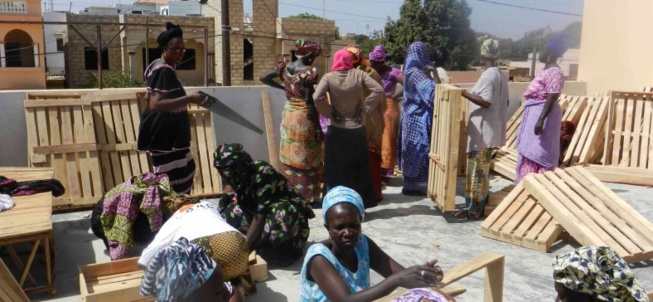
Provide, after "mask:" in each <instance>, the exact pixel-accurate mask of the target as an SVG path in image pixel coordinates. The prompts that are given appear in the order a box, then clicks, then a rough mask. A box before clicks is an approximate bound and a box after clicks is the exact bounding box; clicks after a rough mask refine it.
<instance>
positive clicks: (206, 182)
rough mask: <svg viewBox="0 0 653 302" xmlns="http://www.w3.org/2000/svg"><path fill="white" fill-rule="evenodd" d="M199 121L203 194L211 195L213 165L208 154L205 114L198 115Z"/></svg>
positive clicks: (199, 151)
mask: <svg viewBox="0 0 653 302" xmlns="http://www.w3.org/2000/svg"><path fill="white" fill-rule="evenodd" d="M196 119H197V121H196V122H197V124H196V125H197V128H196V131H197V151H198V153H199V158H198V159H199V165H198V166H199V167H200V171H199V172H200V173H201V175H202V186H203V188H204V189H203V190H202V193H209V192H210V191H211V165H210V164H209V163H210V160H209V158H208V156H207V154H206V151H205V150H206V149H207V148H206V145H207V144H206V139H207V133H206V132H207V130H209V129H207V127H206V125H205V124H204V114H198V115H196Z"/></svg>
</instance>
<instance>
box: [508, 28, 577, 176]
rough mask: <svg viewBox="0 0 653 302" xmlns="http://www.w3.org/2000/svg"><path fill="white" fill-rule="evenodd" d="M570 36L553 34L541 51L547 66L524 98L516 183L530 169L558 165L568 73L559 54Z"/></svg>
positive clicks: (545, 169) (518, 140) (541, 171)
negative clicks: (563, 97)
mask: <svg viewBox="0 0 653 302" xmlns="http://www.w3.org/2000/svg"><path fill="white" fill-rule="evenodd" d="M568 47H569V36H568V35H567V34H566V33H559V34H556V35H554V36H553V37H551V39H549V41H548V42H547V43H546V46H545V49H544V51H543V52H542V53H541V54H540V62H542V63H544V64H545V65H544V70H542V71H540V73H539V74H538V75H537V76H536V77H535V79H533V81H531V83H530V85H529V86H528V89H527V90H526V93H525V94H524V98H525V99H526V103H525V104H524V106H525V109H524V115H523V117H522V121H521V125H520V126H519V132H518V133H517V151H518V152H519V155H518V157H517V169H516V173H515V175H516V176H515V183H519V181H521V179H522V178H524V176H526V175H527V174H528V173H544V172H546V171H552V170H554V169H555V168H556V167H557V166H558V162H559V158H560V125H561V122H562V109H561V108H560V104H559V103H558V98H560V93H561V92H562V87H563V86H564V83H565V74H564V72H563V71H562V69H561V68H560V66H558V64H557V62H558V58H560V57H562V55H563V54H564V53H565V52H566V51H567V49H568Z"/></svg>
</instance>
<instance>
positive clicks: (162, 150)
mask: <svg viewBox="0 0 653 302" xmlns="http://www.w3.org/2000/svg"><path fill="white" fill-rule="evenodd" d="M166 29H167V30H166V31H165V32H163V33H161V34H160V35H159V37H158V38H157V43H158V44H159V47H161V48H162V49H163V54H162V55H161V58H160V59H157V60H155V61H154V62H152V63H151V64H150V65H149V66H148V67H147V69H146V70H145V77H146V78H147V94H146V97H145V99H146V100H147V104H148V106H147V108H146V109H145V112H143V116H142V117H141V125H140V128H139V135H138V150H139V151H147V152H148V153H149V154H150V156H151V157H152V163H153V165H154V173H157V174H158V173H165V174H167V175H168V178H169V179H170V185H171V186H172V189H173V190H174V191H175V192H177V193H180V194H181V193H184V194H187V193H190V189H191V188H192V187H193V177H194V176H195V161H194V160H193V156H192V154H191V152H190V119H189V117H188V110H187V108H188V104H190V103H195V104H201V103H202V102H203V101H204V96H202V95H201V94H198V93H194V94H191V95H186V91H185V90H184V87H183V86H182V84H181V81H180V80H179V78H178V77H177V71H176V66H177V64H179V63H181V60H182V59H183V57H184V52H186V48H184V38H183V32H182V30H181V28H180V27H179V26H178V25H174V24H172V23H169V22H168V23H166Z"/></svg>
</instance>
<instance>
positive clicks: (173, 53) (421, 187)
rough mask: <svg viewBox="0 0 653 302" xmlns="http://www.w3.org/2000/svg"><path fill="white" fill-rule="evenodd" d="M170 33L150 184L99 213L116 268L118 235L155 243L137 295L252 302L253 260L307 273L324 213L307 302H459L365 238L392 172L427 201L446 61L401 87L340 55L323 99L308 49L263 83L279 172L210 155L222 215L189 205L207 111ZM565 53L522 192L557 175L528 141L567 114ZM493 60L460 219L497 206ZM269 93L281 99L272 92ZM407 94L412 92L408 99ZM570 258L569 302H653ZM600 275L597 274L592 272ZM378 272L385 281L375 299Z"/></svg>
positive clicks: (151, 140) (612, 258)
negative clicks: (492, 171)
mask: <svg viewBox="0 0 653 302" xmlns="http://www.w3.org/2000/svg"><path fill="white" fill-rule="evenodd" d="M166 29H167V30H166V31H165V32H164V33H162V34H161V35H160V36H159V37H158V39H157V41H158V43H159V45H160V47H161V48H162V50H163V54H162V57H161V58H160V59H158V60H156V61H154V62H153V63H152V64H150V66H149V67H148V68H147V70H146V72H145V76H146V78H147V94H146V100H147V108H146V110H145V112H144V114H143V118H142V121H141V125H140V133H139V150H142V151H147V152H149V153H150V154H151V156H152V159H153V163H154V166H155V171H154V172H155V174H146V175H143V176H138V177H134V178H132V179H130V180H129V181H128V182H126V183H125V184H123V185H121V186H119V187H117V188H115V189H114V190H112V191H111V192H112V194H110V195H109V196H108V197H107V198H106V201H100V202H99V203H98V207H97V209H96V211H94V213H96V212H97V213H101V215H100V217H101V219H100V220H97V219H96V220H97V221H101V223H100V225H99V226H97V225H95V228H94V232H96V230H97V231H98V232H99V233H101V235H102V236H104V234H105V233H106V235H107V236H106V237H105V238H104V240H105V243H106V244H107V248H108V249H111V248H114V249H115V253H112V258H114V257H113V256H114V255H115V256H117V257H122V256H127V254H128V252H129V250H128V247H129V244H131V242H132V240H131V239H130V238H131V237H130V238H126V237H125V236H124V235H125V234H127V233H131V232H134V231H132V229H134V230H135V232H136V233H140V232H141V231H142V232H144V233H146V234H145V235H147V236H142V237H145V238H146V239H145V240H147V241H151V242H150V243H149V245H148V247H147V248H146V249H145V250H144V251H143V253H142V255H141V258H140V259H139V264H140V265H142V266H143V267H144V268H145V275H144V277H143V281H142V284H141V293H142V294H143V295H149V296H155V297H157V301H243V300H244V296H245V293H251V292H253V288H252V286H251V285H252V283H251V279H249V278H248V269H247V268H248V255H249V251H252V250H256V251H258V252H259V253H261V254H262V255H263V256H264V257H266V258H267V259H269V260H270V261H272V262H273V263H275V264H277V265H281V266H287V265H289V264H291V263H293V262H294V261H296V260H297V259H299V258H301V257H302V251H303V248H304V247H305V245H306V242H307V239H308V236H309V232H310V230H309V227H308V219H311V218H314V217H315V214H314V212H313V206H321V207H322V209H323V211H322V219H323V221H324V226H325V228H326V229H327V231H328V233H329V238H328V239H327V240H325V241H323V242H320V243H316V244H313V245H312V246H310V248H309V249H308V252H307V254H306V256H305V257H304V262H303V265H302V269H301V284H300V291H301V301H330V300H335V301H342V300H347V301H372V300H375V299H378V298H381V297H384V296H386V295H388V294H389V293H391V292H392V291H393V290H394V289H396V288H397V287H399V286H402V287H406V288H414V289H415V290H413V291H409V292H408V293H407V294H406V295H405V296H403V297H399V298H397V299H398V300H395V301H426V300H428V301H437V302H443V301H453V298H452V297H450V296H449V295H447V294H445V293H443V292H441V291H440V290H439V289H437V287H435V286H436V285H437V283H438V282H439V281H441V280H442V278H443V274H444V273H443V272H442V269H440V268H439V267H438V266H437V265H436V263H437V260H432V261H428V262H426V263H424V264H423V265H416V266H413V267H409V268H404V267H403V266H402V265H400V264H399V263H397V262H396V261H395V260H393V259H392V258H391V257H390V256H388V255H387V254H386V253H385V252H383V250H381V249H380V248H379V246H378V245H377V244H376V243H375V242H374V241H373V240H372V239H371V238H369V237H367V236H365V235H363V234H362V229H361V224H362V222H363V220H364V218H365V208H369V207H373V206H375V205H376V203H377V202H378V200H380V198H381V193H380V190H381V185H380V182H381V179H382V178H383V177H390V176H392V175H393V174H394V171H393V169H394V166H395V163H396V159H397V156H398V160H399V164H400V166H401V168H402V170H403V172H404V178H405V185H404V191H403V192H404V194H413V195H423V194H424V193H425V188H426V177H427V174H426V167H427V166H428V165H427V164H426V163H427V154H428V149H429V140H430V129H431V117H432V114H433V93H434V83H435V82H438V83H444V82H446V81H448V78H449V77H448V75H447V74H446V72H445V71H444V68H446V67H447V66H448V65H449V64H450V62H451V60H450V56H449V55H448V53H447V52H446V51H442V50H439V51H436V53H437V54H438V56H439V58H437V59H436V65H435V66H433V65H431V63H430V60H429V56H428V49H427V46H426V44H424V43H422V42H416V43H413V44H412V45H411V46H410V47H409V49H408V52H407V60H406V66H405V70H406V72H405V75H406V76H405V80H404V78H403V76H402V74H401V72H399V71H398V70H396V69H393V68H391V67H389V66H387V65H386V64H385V60H386V59H387V58H388V55H387V53H386V52H385V50H384V49H383V47H382V46H377V47H375V49H374V51H373V52H371V53H370V54H369V55H368V57H369V60H366V59H364V57H363V56H362V54H361V53H360V50H358V49H357V48H356V47H346V48H345V49H342V50H340V51H337V52H336V53H335V54H334V63H333V66H332V68H331V71H330V72H329V73H327V74H325V75H324V76H323V77H322V78H321V80H320V81H319V83H317V78H318V73H317V72H318V71H317V69H316V68H315V67H314V66H312V63H313V61H314V60H315V58H316V57H317V56H319V55H320V46H319V44H318V43H314V42H311V41H301V40H300V41H298V42H297V50H296V52H295V56H296V57H297V60H296V61H294V62H289V63H286V62H284V63H280V64H279V65H278V66H277V68H276V69H275V70H273V71H270V72H269V73H267V74H265V75H263V76H262V81H263V82H264V83H266V84H269V85H270V86H273V87H276V88H280V89H283V90H285V92H286V96H287V98H288V101H287V103H286V106H285V108H284V113H283V122H282V125H281V129H282V131H281V156H280V157H281V158H280V159H281V162H282V166H281V167H280V169H279V171H278V170H276V169H275V168H273V167H272V166H270V165H269V164H268V163H266V162H264V161H255V160H253V159H252V158H251V156H250V155H249V154H248V153H247V152H246V151H245V150H244V148H243V146H242V145H240V144H224V145H221V146H219V147H218V148H217V149H216V151H215V152H214V154H213V155H214V166H215V168H216V169H217V170H218V171H219V173H220V175H221V176H222V178H223V180H224V181H225V183H226V184H227V186H226V187H225V192H224V194H222V195H221V197H220V198H219V200H218V201H217V202H208V201H201V202H198V201H197V200H194V199H192V198H188V197H187V196H186V195H184V194H185V193H188V192H189V191H190V188H191V187H192V182H193V176H194V170H195V168H194V162H193V159H192V156H190V149H189V146H190V135H189V132H190V128H189V122H188V115H187V113H186V107H187V105H188V104H189V103H195V104H202V103H203V102H204V101H205V100H204V98H203V97H202V96H201V95H199V94H191V95H186V93H185V91H184V89H183V86H182V85H181V81H180V80H179V79H178V78H177V76H176V72H175V66H176V64H178V63H179V62H180V61H181V58H182V57H183V53H184V52H185V48H184V43H183V32H182V30H181V28H179V26H175V25H173V24H170V23H168V24H167V25H166ZM560 43H561V42H556V43H554V42H551V43H549V44H547V50H548V52H547V53H546V55H545V58H546V61H547V67H546V69H545V72H543V73H542V75H541V76H538V78H537V79H536V81H534V83H532V85H531V87H530V88H529V92H528V93H527V95H528V96H532V97H531V98H530V101H529V102H530V103H528V104H527V106H528V107H527V110H526V113H525V119H526V117H527V116H530V117H531V118H532V116H533V115H535V116H537V115H538V114H539V116H540V117H539V119H537V122H535V123H533V125H530V124H529V125H530V126H528V127H525V126H522V129H520V137H521V138H522V139H523V140H525V141H526V142H520V146H523V147H522V148H520V165H519V167H518V172H519V171H522V172H523V173H522V174H520V175H521V176H523V175H524V174H525V173H526V172H529V171H530V172H539V171H543V170H546V169H547V168H548V167H549V166H548V163H549V162H548V161H546V160H541V157H542V156H543V157H545V158H546V159H549V157H552V156H553V155H555V154H549V153H554V152H555V150H559V149H556V148H551V149H548V148H547V149H546V150H545V151H540V152H537V150H535V151H534V147H533V146H526V144H528V143H529V141H528V140H529V139H531V140H532V139H534V138H533V137H532V136H529V135H530V134H527V132H528V130H531V132H533V134H534V135H541V134H542V133H544V132H546V131H553V130H552V128H551V127H553V126H552V125H553V124H552V123H554V122H556V121H555V118H556V117H557V115H556V114H558V113H557V112H558V111H559V107H556V105H557V104H555V100H556V99H557V94H559V92H560V91H559V90H560V89H561V87H562V83H561V82H560V81H559V80H558V77H559V76H560V74H561V73H560V72H558V70H557V69H555V68H556V66H555V58H557V57H556V56H559V55H560V51H561V49H562V48H563V47H560ZM496 47H497V45H496V44H495V42H490V43H484V45H483V49H484V50H483V51H484V53H482V56H483V57H484V60H485V62H486V67H487V70H488V71H486V73H487V75H486V73H484V76H483V77H482V79H481V80H480V81H479V83H478V84H477V85H476V86H475V88H474V89H473V90H472V92H471V93H465V97H466V98H467V99H469V100H470V101H471V102H472V103H473V105H474V106H477V107H478V108H476V109H477V110H478V116H477V117H478V119H476V118H470V124H471V125H472V126H476V127H478V129H477V130H479V131H478V133H479V134H478V135H477V136H476V137H473V138H472V140H470V146H469V148H468V151H469V153H468V158H469V162H471V164H468V170H471V171H474V172H473V175H472V176H471V178H470V177H468V182H471V183H474V182H478V183H481V184H480V185H476V184H474V185H469V184H468V191H469V194H467V193H466V195H469V196H466V197H468V200H469V202H468V207H467V210H466V212H465V213H461V214H460V215H472V216H473V215H474V214H477V213H478V211H479V209H482V207H483V200H484V199H485V198H487V192H486V191H487V185H486V184H483V182H484V181H486V180H487V172H485V171H486V166H487V163H488V160H489V156H488V153H489V151H488V150H490V149H492V148H494V147H496V146H499V145H500V143H501V140H502V135H503V136H504V138H503V140H505V129H503V131H501V129H502V128H500V126H496V125H498V124H499V123H498V122H496V123H489V121H491V120H492V121H494V120H502V119H505V117H504V116H503V115H502V113H501V112H502V110H501V109H503V111H505V106H506V104H505V103H502V102H504V101H505V102H507V98H506V97H505V93H506V90H503V88H504V86H503V82H501V77H500V76H499V74H500V73H498V71H497V70H494V69H496V68H495V67H494V61H495V60H496V55H495V54H496V53H495V52H493V50H495V49H496ZM493 68H494V69H493ZM558 69H559V68H558ZM275 77H279V78H281V80H282V82H283V85H280V84H277V83H276V82H274V81H273V79H274V78H275ZM316 83H317V88H316V89H314V85H315V84H316ZM399 84H405V91H404V92H403V93H401V89H400V88H401V87H400V86H399ZM497 87H498V90H496V89H495V88H497ZM401 95H403V98H404V105H403V110H401V111H402V113H401V115H402V117H401V119H400V113H399V112H400V110H399V103H398V102H397V100H398V98H399V96H401ZM556 108H558V109H556ZM556 110H558V111H556ZM558 115H559V114H558ZM475 117H476V116H475ZM321 118H322V120H323V121H325V122H326V123H323V124H324V125H321V124H320V119H321ZM558 119H559V118H558ZM400 120H401V122H400ZM549 120H554V121H553V122H550V121H549ZM529 122H530V120H529ZM557 122H558V126H559V120H558V121H557ZM488 123H489V124H490V125H489V126H487V124H488ZM531 126H532V127H531ZM497 127H499V128H497ZM503 127H505V123H503ZM532 130H534V131H532ZM558 130H559V127H558ZM500 132H503V134H500ZM548 135H550V134H548ZM547 137H548V136H547ZM323 140H325V142H324V143H323ZM323 144H325V146H323ZM530 144H533V143H532V141H531V142H530ZM553 147H556V146H553ZM557 147H559V146H557ZM547 152H548V153H547ZM538 156H539V157H538ZM556 160H557V159H556ZM520 169H521V170H520ZM470 179H471V180H472V181H470ZM321 182H324V188H322V187H321ZM322 195H324V198H320V196H322ZM139 211H140V213H139ZM480 213H482V211H480ZM141 214H143V215H144V216H143V215H141ZM94 216H97V215H94ZM92 220H93V218H92ZM164 221H165V223H164ZM148 222H149V224H148ZM139 230H140V231H139ZM150 232H151V233H150ZM99 233H98V234H99ZM154 233H156V235H154ZM117 235H120V236H117ZM123 237H125V238H123ZM127 237H129V236H127ZM152 237H153V238H152ZM114 238H122V239H124V240H123V241H121V240H122V239H121V240H117V241H116V240H114ZM574 253H575V254H573V253H572V254H569V255H563V256H559V257H557V258H556V262H555V263H554V270H555V275H554V277H555V280H556V290H557V291H558V298H559V300H560V301H571V300H570V299H572V298H571V297H573V299H576V298H577V297H580V298H584V299H585V300H573V301H604V299H602V297H604V296H606V295H607V296H609V295H621V296H623V297H631V296H632V297H634V300H632V299H631V300H629V299H630V298H628V299H626V298H624V300H623V301H646V300H643V298H641V297H643V296H642V295H643V291H642V290H641V286H639V287H638V281H637V280H636V279H635V278H634V276H632V273H630V271H629V270H628V267H627V266H626V265H625V264H623V263H622V262H623V260H620V258H618V256H616V255H615V254H614V252H613V251H611V250H610V249H607V248H589V249H588V250H583V249H580V250H578V251H575V252H574ZM579 259H580V260H579ZM606 259H608V260H609V261H606ZM593 262H595V263H597V264H596V265H588V263H593ZM606 265H609V266H611V267H614V272H615V276H617V273H618V277H619V278H614V279H611V281H610V282H611V284H601V285H602V286H603V287H597V286H592V285H591V283H592V282H594V283H596V282H599V281H597V280H607V279H598V278H602V277H600V276H599V277H596V278H594V277H592V276H594V275H597V276H598V275H600V274H605V273H606V270H605V269H603V267H605V266H606ZM597 267H598V269H597ZM371 269H373V270H375V271H376V272H378V273H379V274H380V275H382V276H383V277H385V279H384V281H382V282H380V283H379V284H377V285H374V286H371V284H370V270H371ZM593 274H594V275H593ZM592 278H594V279H592ZM601 282H602V281H601ZM612 283H613V284H612ZM588 284H589V285H588ZM613 285H614V286H613ZM417 288H421V289H417ZM598 289H600V290H598Z"/></svg>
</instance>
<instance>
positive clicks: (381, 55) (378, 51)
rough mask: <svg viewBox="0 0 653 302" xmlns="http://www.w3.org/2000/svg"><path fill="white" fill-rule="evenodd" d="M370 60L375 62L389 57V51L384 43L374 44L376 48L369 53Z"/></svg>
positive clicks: (383, 60)
mask: <svg viewBox="0 0 653 302" xmlns="http://www.w3.org/2000/svg"><path fill="white" fill-rule="evenodd" d="M368 57H369V58H370V61H374V62H385V59H387V58H388V53H387V52H386V51H385V47H383V45H377V46H374V50H372V52H370V54H369V55H368Z"/></svg>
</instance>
